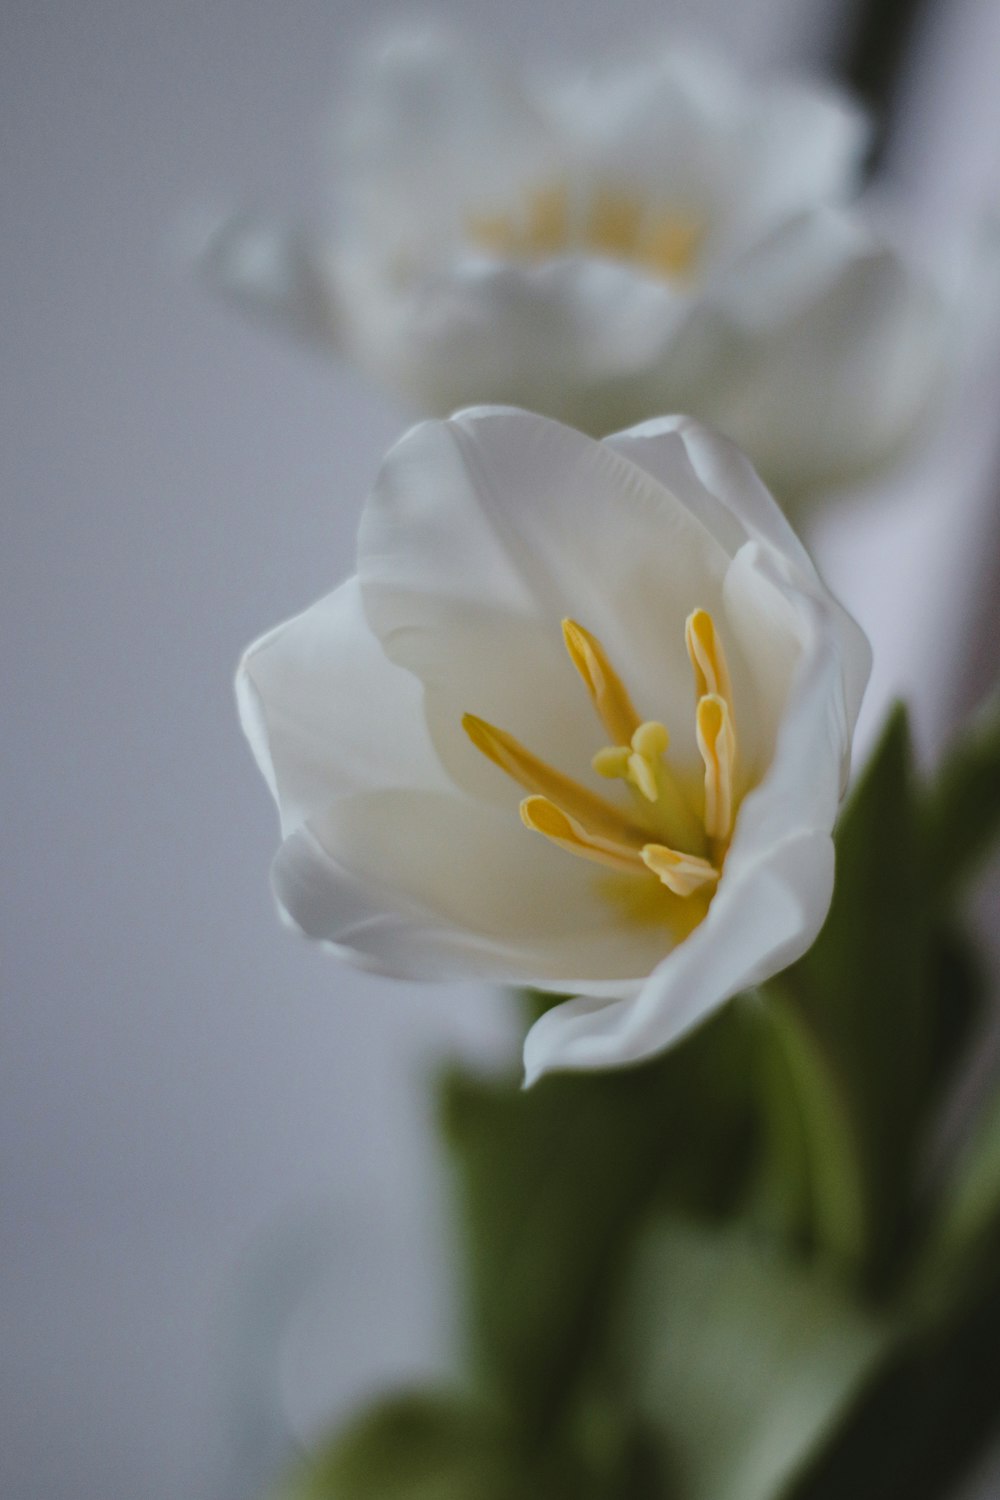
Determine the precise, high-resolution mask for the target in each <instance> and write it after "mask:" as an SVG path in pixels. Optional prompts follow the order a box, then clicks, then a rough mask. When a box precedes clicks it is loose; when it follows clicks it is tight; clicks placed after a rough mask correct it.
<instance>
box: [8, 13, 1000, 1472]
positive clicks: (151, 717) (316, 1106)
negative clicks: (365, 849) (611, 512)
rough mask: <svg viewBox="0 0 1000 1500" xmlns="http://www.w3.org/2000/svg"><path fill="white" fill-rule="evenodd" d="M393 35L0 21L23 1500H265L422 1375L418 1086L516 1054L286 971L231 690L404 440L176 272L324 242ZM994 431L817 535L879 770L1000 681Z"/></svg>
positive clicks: (774, 26) (235, 21)
mask: <svg viewBox="0 0 1000 1500" xmlns="http://www.w3.org/2000/svg"><path fill="white" fill-rule="evenodd" d="M397 12H398V7H396V8H393V9H392V10H386V9H385V8H383V7H382V6H380V5H377V4H376V5H372V4H369V5H361V4H359V3H357V0H352V3H336V0H326V3H322V4H321V3H318V0H316V3H308V0H286V3H278V0H220V3H214V4H213V3H209V4H205V3H202V4H195V3H179V0H158V3H152V0H89V3H88V0H75V3H70V0H64V3H52V0H5V3H4V5H3V9H2V12H0V164H2V175H0V213H2V223H3V230H4V261H3V273H2V279H0V298H2V312H3V317H2V328H3V331H4V337H3V344H2V352H0V360H2V362H3V370H2V385H0V412H2V434H3V441H2V444H0V492H2V496H3V515H4V534H3V542H2V547H0V568H2V570H3V573H4V578H3V602H4V627H3V632H2V635H0V643H2V644H0V650H2V654H3V664H4V672H5V680H4V684H3V699H2V701H3V712H4V721H5V722H4V731H3V752H2V753H3V756H4V766H3V830H4V850H5V858H4V860H3V871H2V881H3V892H2V922H3V929H4V932H3V957H2V976H3V992H4V1003H3V1022H2V1054H0V1074H2V1077H0V1142H2V1145H0V1150H2V1177H3V1181H2V1197H0V1203H2V1209H0V1212H2V1225H0V1238H2V1244H0V1252H2V1264H3V1303H2V1307H0V1319H2V1326H0V1348H2V1351H3V1353H2V1369H0V1493H2V1494H3V1496H4V1497H5V1500H7V1497H10V1500H36V1497H37V1500H43V1497H44V1500H117V1497H122V1500H138V1497H142V1500H168V1497H169V1500H176V1497H179V1496H182V1495H192V1496H199V1497H201V1496H204V1497H220V1500H235V1497H237V1496H241V1497H245V1496H248V1495H249V1494H251V1493H252V1492H253V1490H254V1488H255V1487H256V1486H257V1485H258V1484H259V1482H260V1480H261V1477H262V1475H263V1474H264V1473H265V1471H266V1470H267V1467H268V1465H269V1464H270V1463H272V1462H273V1460H274V1457H275V1455H276V1454H277V1452H278V1451H279V1449H280V1444H281V1441H282V1436H281V1430H280V1423H279V1424H278V1425H274V1424H275V1414H280V1417H281V1420H283V1421H287V1422H288V1423H289V1424H290V1425H291V1426H292V1427H293V1428H295V1429H296V1430H298V1431H310V1430H313V1429H314V1428H315V1426H316V1425H317V1423H318V1422H320V1421H321V1420H322V1419H323V1418H324V1417H325V1416H326V1415H327V1414H329V1413H332V1412H339V1411H342V1410H343V1409H345V1407H346V1406H347V1405H349V1404H350V1403H351V1402H352V1401H354V1400H356V1399H357V1398H358V1397H359V1396H361V1395H363V1394H364V1393H365V1391H367V1390H369V1389H371V1388H372V1386H373V1385H374V1384H375V1383H377V1382H379V1381H381V1380H382V1379H384V1378H387V1377H402V1376H405V1375H407V1374H409V1373H413V1372H421V1371H425V1370H428V1369H434V1368H440V1367H442V1366H443V1365H444V1363H445V1361H446V1359H447V1350H448V1347H449V1339H450V1329H449V1322H448V1312H447V1307H448V1303H447V1296H446V1286H447V1271H448V1250H447V1244H446V1239H445V1235H444V1231H443V1227H442V1224H441V1222H440V1213H439V1210H440V1208H441V1203H442V1183H441V1181H440V1178H439V1175H438V1170H437V1166H436V1163H435V1159H434V1157H433V1155H432V1150H431V1122H430V1120H429V1118H428V1105H427V1094H426V1088H425V1079H426V1076H427V1073H428V1070H429V1069H430V1068H431V1067H432V1066H434V1065H435V1064H436V1062H437V1061H438V1060H439V1059H440V1058H441V1057H442V1056H443V1055H446V1054H448V1053H455V1052H459V1053H461V1054H463V1055H466V1056H473V1057H481V1058H484V1059H488V1058H495V1057H497V1056H499V1055H501V1054H510V1053H511V1051H512V1050H513V1049H514V1047H515V1046H516V1040H515V1036H514V1026H513V1021H512V1017H511V1016H510V1014H509V1008H508V1004H507V1002H506V1001H504V1000H503V999H502V998H501V997H498V996H495V995H489V994H485V993H483V992H481V991H480V990H478V989H474V988H467V989H453V990H448V991H445V990H437V989H434V988H430V987H425V988H417V987H405V986H399V987H396V986H392V985H390V984H388V983H385V982H381V981H379V980H377V979H374V978H369V977H364V976H359V975H356V974H353V973H350V972H347V971H345V970H342V969H338V968H336V967H335V966H334V965H333V964H332V963H330V962H329V961H328V960H325V959H323V958H322V957H321V956H319V955H318V954H317V953H315V952H313V951H311V950H310V949H308V948H307V947H306V946H305V945H304V944H299V943H297V942H296V941H295V940H293V939H292V938H290V937H289V936H287V935H286V934H284V933H283V932H282V931H281V929H280V928H279V926H278V924H277V922H276V920H275V917H274V914H273V911H272V906H271V901H270V896H269V893H268V886H267V865H268V861H269V858H270V855H271V853H272V850H273V847H274V844H275V841H276V828H275V820H274V817H273V811H272V809H271V807H270V805H269V802H268V799H267V797H266V794H265V792H264V789H263V786H262V784H261V783H260V781H259V778H258V776H257V773H256V771H255V770H254V768H253V766H252V764H251V762H250V758H249V756H248V754H247V753H246V751H245V749H244V747H243V745H242V743H241V741H240V737H239V734H238V731H237V728H236V724H235V717H234V713H233V708H232V702H231V688H230V679H231V673H232V668H233V664H234V662H235V660H236V657H237V655H238V653H239V651H240V649H241V647H242V646H243V645H244V644H245V643H246V642H247V641H248V640H249V639H250V638H251V637H252V636H254V635H255V634H257V633H259V632H260V631H261V630H262V629H264V628H266V627H267V626H269V625H270V624H272V623H273V622H275V621H276V620H278V619H279V618H282V617H284V616H285V615H287V614H289V613H291V612H293V611H294V610H296V609H298V608H300V607H301V606H302V605H304V604H305V603H307V602H308V601H309V600H311V599H312V598H313V597H314V596H316V595H317V594H318V593H320V592H321V591H322V590H324V589H326V588H327V587H328V586H329V585H330V584H331V583H332V582H333V581H335V580H336V579H338V578H340V577H341V576H343V575H344V573H346V572H347V571H348V569H349V567H350V560H351V553H352V547H353V534H354V529H355V526H356V522H357V516H358V512H359V509H360V505H361V502H362V499H363V497H364V494H365V492H366V489H367V487H368V485H369V483H370V481H371V478H372V476H373V474H374V471H375V468H376V466H377V463H378V459H379V457H380V455H381V453H382V451H383V450H384V448H385V446H386V445H387V443H388V442H389V441H390V440H391V439H392V438H393V437H394V436H395V435H396V434H397V432H398V431H399V429H400V426H401V424H402V422H403V420H404V418H403V416H402V415H401V414H400V413H399V412H398V411H396V410H394V409H393V408H392V407H391V406H390V404H389V403H388V402H387V401H386V400H385V399H383V398H382V397H380V396H379V395H378V394H377V393H375V392H374V391H371V390H368V389H365V388H364V387H363V386H362V384H361V383H360V382H359V381H358V380H357V379H356V378H355V377H354V376H352V375H351V374H350V373H349V372H347V371H345V370H341V369H337V368H333V367H326V366H324V365H322V364H321V363H320V362H319V361H318V360H316V359H315V358H313V357H310V356H307V355H304V354H301V353H299V352H298V351H295V350H293V349H291V348H285V347H284V346H283V345H281V344H280V343H277V342H275V343H273V344H272V343H269V342H268V341H267V339H266V338H264V337H263V336H262V335H261V334H259V333H258V332H257V330H255V329H250V328H245V327H243V326H242V325H241V324H240V323H239V322H238V321H237V320H236V319H235V317H231V316H230V315H229V314H228V313H227V312H226V310H224V309H220V308H217V307H216V306H214V305H213V304H212V303H211V302H210V301H209V300H208V299H207V298H206V296H205V295H204V293H203V292H202V291H201V290H200V289H199V288H198V287H196V286H195V285H193V284H191V283H190V282H189V281H187V280H186V279H185V277H184V276H183V274H182V273H181V271H180V269H179V267H178V265H177V263H176V258H175V257H172V254H171V251H170V240H171V233H172V228H173V227H174V226H176V224H177V222H178V219H179V218H180V216H181V215H182V214H183V212H184V211H185V210H186V209H193V208H196V207H197V206H198V205H199V204H201V203H211V202H214V201H220V200H222V201H224V200H227V199H229V198H232V197H234V196H235V197H238V196H239V195H240V194H241V193H242V192H243V191H244V190H249V191H250V192H251V193H256V195H257V196H258V198H259V201H260V202H262V203H265V204H267V205H268V206H271V207H274V208H275V209H278V210H281V209H287V210H290V211H291V210H298V211H302V212H307V211H312V212H314V213H315V212H316V211H317V209H320V208H321V207H322V205H323V202H324V187H323V182H322V171H321V158H320V153H319V150H318V141H319V136H320V125H321V122H322V118H323V115H324V112H325V111H326V108H327V105H328V102H329V99H330V96H331V90H332V88H333V85H334V82H335V79H336V77H337V76H338V74H339V75H340V76H343V73H344V70H345V68H346V67H347V63H348V58H349V55H350V49H351V46H352V44H353V43H354V42H355V41H356V40H357V39H359V38H361V37H362V36H363V35H365V34H366V33H367V32H368V31H369V30H370V28H371V27H372V26H373V25H374V24H376V23H377V22H378V21H379V20H380V19H384V18H385V17H386V16H390V15H392V14H395V13H397ZM441 13H444V14H452V15H454V16H455V17H456V19H459V20H461V21H462V22H463V23H464V24H465V25H467V26H469V27H473V26H474V27H476V29H477V30H478V31H479V32H480V33H482V34H485V35H486V37H487V38H488V39H489V40H490V41H491V42H492V43H493V44H495V45H496V46H498V47H501V48H504V49H506V50H508V51H509V52H510V54H511V55H512V56H513V57H522V58H532V57H536V56H537V55H539V54H541V55H545V56H547V57H549V58H553V57H578V58H581V59H582V58H586V57H587V56H589V55H593V54H597V53H600V52H601V51H602V50H604V49H606V48H607V47H608V46H609V45H610V44H612V43H613V42H615V41H618V40H620V38H621V37H622V36H623V35H627V34H629V33H636V32H638V33H640V34H641V33H642V32H643V31H646V32H648V33H649V34H651V35H652V34H656V27H657V26H659V27H661V28H662V27H664V26H666V25H668V24H671V23H678V24H681V25H682V26H683V27H684V28H685V29H686V30H687V31H688V32H689V33H693V34H694V35H696V36H702V37H705V38H706V39H709V40H715V41H717V42H719V43H722V44H724V45H726V46H727V47H728V48H729V49H730V50H734V51H735V52H737V53H738V54H740V55H742V56H745V57H747V58H749V59H753V60H756V61H759V62H773V61H788V60H793V59H805V60H808V61H812V62H813V63H819V62H821V61H822V59H823V57H824V56H825V55H826V54H827V52H828V51H829V49H830V46H831V41H832V38H833V35H834V29H835V25H836V23H837V20H838V17H839V8H838V7H836V6H835V5H834V4H833V3H832V0H814V3H803V0H753V3H750V0H711V3H709V0H704V3H702V4H700V5H699V4H697V3H696V0H687V3H676V4H674V5H673V6H666V7H665V6H664V5H663V4H662V3H658V0H649V3H640V0H634V3H628V4H624V3H623V4H619V5H616V6H614V7H612V6H607V5H598V4H596V3H594V4H588V5H580V6H572V5H569V4H561V3H555V0H530V3H529V0H511V3H510V4H508V5H506V6H497V5H487V4H485V0H477V3H476V4H475V5H466V6H458V5H452V6H450V7H449V6H439V7H437V8H436V11H435V14H438V15H440V14H441ZM939 16H940V21H939V24H938V29H937V30H935V31H934V32H932V33H930V34H929V35H928V36H927V37H926V38H925V44H924V51H923V54H922V56H923V59H924V60H923V62H922V63H921V62H920V61H919V59H918V61H917V63H916V64H915V72H914V75H913V78H912V87H911V91H910V97H909V108H908V111H907V115H906V121H907V123H906V128H905V129H904V130H902V131H901V133H900V134H899V136H898V137H897V140H896V142H895V151H894V158H893V159H894V162H895V165H896V170H897V172H898V175H899V177H900V180H901V181H902V182H903V183H904V184H906V185H907V186H908V188H909V189H910V191H911V192H912V193H913V194H914V196H915V199H916V200H918V206H919V208H920V211H921V212H922V213H923V214H924V215H925V222H927V223H933V222H940V220H941V219H942V217H943V218H945V219H946V220H947V219H948V218H949V217H955V216H959V217H960V216H961V215H962V214H963V213H964V212H965V210H966V209H967V208H969V207H972V206H976V205H978V204H981V203H982V202H984V201H986V199H987V198H988V197H989V196H990V195H993V194H996V193H997V190H998V187H1000V173H998V172H997V156H998V153H997V144H998V138H1000V130H998V124H997V119H996V109H995V105H994V102H993V99H992V97H991V94H992V82H991V80H992V79H995V77H996V73H997V59H998V57H1000V45H998V37H997V30H998V27H997V25H996V7H995V6H994V5H993V4H992V3H991V0H982V3H981V4H978V3H977V4H969V3H962V4H953V5H949V6H942V7H940V8H939ZM995 374H996V371H995V368H994V370H993V376H994V377H995ZM994 391H995V380H994V385H993V386H992V387H991V385H990V383H989V381H988V380H987V381H986V382H982V381H980V382H979V384H978V386H977V388H976V390H974V391H970V392H969V393H968V399H967V401H965V402H964V403H963V404H962V409H961V412H960V413H959V415H958V417H957V418H956V421H957V423H958V427H957V428H955V429H954V431H953V433H952V439H953V440H952V442H951V443H950V446H949V447H948V448H947V450H944V449H939V450H938V451H937V453H936V454H935V453H933V452H932V453H931V454H929V455H926V456H925V459H924V460H923V461H922V464H921V466H920V467H919V470H917V469H915V470H913V471H912V472H911V473H910V474H909V475H908V476H907V477H906V478H905V480H902V479H901V480H899V481H897V483H896V485H895V487H893V488H887V489H886V491H885V493H884V494H883V495H881V496H880V497H879V498H878V500H877V502H876V503H875V504H874V505H871V504H870V503H867V502H866V504H865V506H864V507H862V505H861V503H860V502H858V501H854V502H848V503H847V504H845V505H844V506H842V507H841V509H840V510H839V512H838V513H837V514H836V515H834V516H831V517H830V518H829V519H828V520H825V521H824V522H823V523H822V525H821V526H820V527H819V529H818V532H817V545H818V547H819V548H820V550H821V554H822V556H823V558H824V559H825V561H826V565H827V567H828V570H829V572H830V575H831V578H832V579H833V580H834V581H835V582H838V583H839V584H840V585H841V586H842V587H843V590H844V592H845V594H846V596H847V597H848V598H849V601H850V602H852V603H853V604H854V606H855V608H856V609H857V610H858V612H859V614H860V615H861V616H862V619H863V620H864V622H865V623H866V624H867V625H868V626H869V628H870V629H871V631H872V634H873V636H874V637H875V639H876V644H877V645H879V646H880V647H881V648H882V649H881V652H880V664H879V670H878V676H877V679H876V684H875V689H874V691H873V694H872V698H871V700H870V706H869V709H868V725H869V728H868V730H867V731H866V733H870V727H871V724H872V723H874V721H875V719H876V718H877V715H878V712H879V710H880V708H881V707H883V706H884V703H885V701H886V697H887V695H888V694H889V693H890V692H891V691H892V690H893V689H894V688H896V687H898V686H903V687H905V688H907V689H909V690H912V692H913V693H914V694H915V696H916V698H917V702H918V717H919V724H920V730H921V735H922V740H923V743H924V745H925V747H927V748H933V746H934V745H935V744H936V743H937V742H938V741H939V740H940V738H941V736H942V734H943V732H944V730H945V727H946V725H947V722H948V719H949V717H950V715H951V714H952V713H953V712H954V710H955V707H956V705H957V704H958V703H959V702H960V701H962V700H963V699H967V698H968V697H969V695H970V694H971V693H972V692H973V691H974V688H975V685H976V683H977V682H981V681H982V680H983V679H984V677H985V676H986V675H988V673H989V671H990V670H991V667H992V664H993V660H994V659H993V658H992V657H991V655H990V647H991V642H992V638H993V628H994V623H995V621H994V617H993V615H992V614H991V613H990V612H989V611H990V601H991V589H992V587H993V582H991V578H992V579H993V581H994V582H995V575H991V573H990V568H991V567H992V561H991V559H992V557H993V548H994V544H995V541H996V535H995V522H994V520H993V517H994V516H995V511H996V507H995V503H994V502H995V494H996V487H995V484H994V482H993V480H994V477H995V460H996V432H995V426H994V419H995V410H994V408H995V405H996V402H995V396H994V395H993V392H994ZM956 433H958V434H959V438H958V439H956V438H955V434H956ZM959 452H960V454H961V458H960V460H956V457H955V455H956V453H959ZM943 496H945V497H946V502H947V503H946V504H945V502H944V501H943V498H942V497H943ZM945 607H947V608H948V609H949V615H948V618H949V619H950V620H951V621H952V622H953V623H952V624H951V625H950V626H948V627H945V626H943V625H942V624H941V620H942V614H941V610H943V609H944V608H945ZM265 1314H266V1316H265Z"/></svg>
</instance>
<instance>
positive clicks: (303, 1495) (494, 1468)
mask: <svg viewBox="0 0 1000 1500" xmlns="http://www.w3.org/2000/svg"><path fill="white" fill-rule="evenodd" d="M523 1479H524V1476H523V1473H521V1472H520V1470H519V1468H518V1465H517V1463H516V1456H515V1453H514V1450H513V1448H512V1446H511V1444H510V1443H509V1441H508V1440H507V1437H506V1434H505V1433H504V1432H503V1430H502V1429H501V1427H500V1426H499V1424H498V1422H497V1421H496V1419H495V1418H494V1417H493V1416H492V1415H491V1414H490V1413H489V1412H487V1411H485V1410H483V1409H481V1408H479V1407H476V1406H473V1405H471V1404H469V1403H467V1402H465V1401H462V1400H461V1399H459V1398H457V1397H451V1396H447V1395H432V1394H422V1393H413V1394H404V1395H400V1396H394V1397H390V1398H388V1399H386V1400H384V1401H381V1402H380V1403H379V1404H378V1405H377V1406H375V1407H373V1408H372V1409H371V1410H370V1411H367V1412H365V1413H364V1414H363V1415H362V1416H361V1417H360V1418H359V1419H358V1420H356V1421H355V1422H354V1423H353V1424H352V1425H351V1426H349V1427H348V1428H347V1429H346V1431H345V1432H344V1433H342V1434H341V1435H340V1436H339V1437H338V1438H337V1439H336V1440H335V1441H334V1442H333V1443H331V1444H330V1445H329V1446H328V1447H327V1448H325V1449H324V1450H323V1451H321V1452H320V1453H319V1454H317V1455H316V1456H315V1457H314V1458H313V1459H312V1460H310V1461H307V1462H306V1463H305V1464H304V1465H302V1466H301V1467H300V1468H299V1470H298V1471H297V1472H296V1473H294V1474H293V1475H291V1476H290V1478H289V1479H288V1481H287V1482H286V1484H285V1485H284V1487H283V1488H281V1489H280V1490H279V1491H278V1493H277V1494H276V1496H275V1500H469V1497H470V1496H471V1495H475V1496H477V1497H482V1500H523V1497H524V1496H525V1494H526V1493H527V1492H526V1491H525V1490H524V1489H523V1488H522V1487H521V1486H522V1484H523ZM538 1500H543V1497H542V1496H541V1494H539V1497H538Z"/></svg>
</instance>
